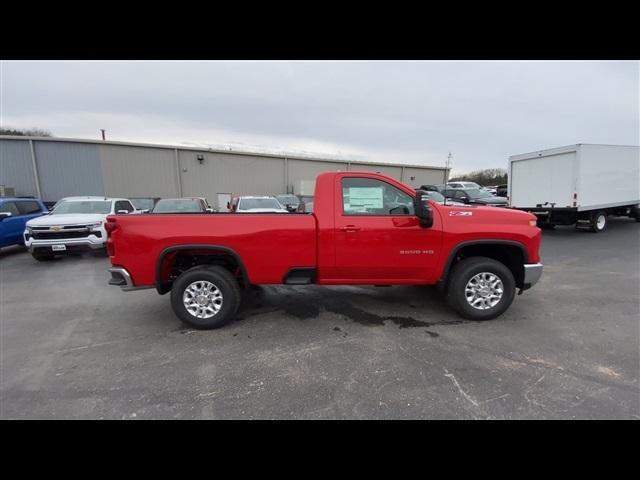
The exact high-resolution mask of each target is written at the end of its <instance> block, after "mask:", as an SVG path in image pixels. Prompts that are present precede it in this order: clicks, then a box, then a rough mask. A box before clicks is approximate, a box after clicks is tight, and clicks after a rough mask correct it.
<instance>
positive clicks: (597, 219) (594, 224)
mask: <svg viewBox="0 0 640 480" xmlns="http://www.w3.org/2000/svg"><path fill="white" fill-rule="evenodd" d="M606 228H607V212H605V211H604V210H599V211H597V212H595V213H593V214H592V215H591V228H590V230H591V231H592V232H594V233H600V232H604V231H605V230H606Z"/></svg>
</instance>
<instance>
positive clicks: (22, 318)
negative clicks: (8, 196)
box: [0, 219, 640, 419]
mask: <svg viewBox="0 0 640 480" xmlns="http://www.w3.org/2000/svg"><path fill="white" fill-rule="evenodd" d="M542 259H543V262H544V264H545V271H544V275H543V278H542V279H541V281H540V283H539V284H538V285H537V286H536V287H534V288H533V289H532V290H529V291H527V292H525V293H524V294H523V295H522V296H519V297H516V300H515V301H514V304H513V305H512V307H511V308H510V310H509V311H508V312H507V313H506V314H504V315H503V316H502V317H500V318H498V319H496V320H492V321H489V322H471V321H463V320H461V319H460V318H459V317H457V316H456V314H455V313H454V312H453V311H451V310H449V309H448V308H447V307H446V306H445V305H444V303H443V302H442V301H441V300H440V299H439V297H438V295H437V294H436V292H435V291H434V290H433V289H431V288H424V287H390V288H375V287H364V288H360V287H335V288H334V287H331V288H329V287H325V288H317V287H312V286H309V287H306V286H305V287H280V286H277V287H274V286H268V287H262V288H259V289H256V290H254V291H251V292H250V294H249V295H248V296H247V298H245V300H244V302H243V305H242V307H241V311H240V314H239V317H240V318H239V319H238V320H237V321H235V322H233V323H232V324H230V325H228V326H227V327H224V328H222V329H220V330H213V331H195V330H191V329H189V328H187V327H185V326H184V325H183V324H181V323H180V322H179V321H178V320H177V319H176V317H175V316H174V315H173V313H172V311H171V308H170V306H169V298H168V297H167V296H159V295H158V294H157V293H156V292H155V290H146V291H139V292H130V293H123V292H121V291H120V290H119V289H118V288H115V287H110V286H108V285H107V281H108V277H109V275H108V274H107V272H106V268H107V267H108V259H106V258H97V257H93V256H91V255H85V256H70V257H66V258H63V259H60V260H57V261H54V262H48V263H38V262H36V261H35V260H33V259H32V258H31V256H30V255H29V254H28V253H26V252H24V251H22V250H21V249H6V250H4V251H3V252H2V253H1V254H0V284H1V286H0V301H1V302H0V304H1V307H0V317H1V319H0V320H1V324H0V337H1V352H0V355H1V374H2V377H1V384H2V385H1V387H2V392H1V400H0V417H1V418H3V419H11V418H59V419H62V418H85V419H93V418H100V419H101V418H106V419H134V418H135V419H150V418H169V419H171V418H176V419H193V418H195V419H199V418H207V419H223V418H224V419H233V418H238V419H250V418H263V419H289V418H295V419H334V418H335V419H422V418H428V419H432V418H433V419H473V418H491V419H517V418H536V419H537V418H547V419H573V418H579V419H591V418H614V419H638V418H640V387H639V384H638V372H639V370H640V339H639V336H640V275H639V272H640V224H639V223H635V222H634V221H633V220H628V219H612V220H611V221H610V225H609V228H608V230H607V231H605V232H603V233H601V234H591V233H586V232H576V231H574V230H573V228H558V229H556V230H554V231H545V232H544V233H543V242H542Z"/></svg>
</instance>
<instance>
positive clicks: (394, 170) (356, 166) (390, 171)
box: [349, 162, 402, 180]
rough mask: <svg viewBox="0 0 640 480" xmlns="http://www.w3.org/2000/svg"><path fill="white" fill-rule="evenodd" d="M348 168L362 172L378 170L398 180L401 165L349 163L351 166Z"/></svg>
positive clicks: (400, 173)
mask: <svg viewBox="0 0 640 480" xmlns="http://www.w3.org/2000/svg"><path fill="white" fill-rule="evenodd" d="M349 170H354V171H356V170H358V171H364V172H380V173H382V174H384V175H389V176H390V177H393V178H395V179H396V180H400V176H401V175H402V167H387V166H380V165H367V164H363V163H353V162H352V163H351V167H350V168H349Z"/></svg>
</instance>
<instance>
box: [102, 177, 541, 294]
mask: <svg viewBox="0 0 640 480" xmlns="http://www.w3.org/2000/svg"><path fill="white" fill-rule="evenodd" d="M343 177H365V178H372V179H378V180H382V181H385V182H387V183H389V184H391V185H393V186H395V187H397V188H399V189H400V190H402V191H404V192H406V193H408V194H409V195H411V196H415V190H414V189H413V188H411V187H409V186H407V185H404V184H402V183H400V182H398V181H397V180H395V179H393V178H391V177H388V176H386V175H381V174H376V173H370V172H328V173H323V174H321V175H319V176H318V178H317V180H316V190H315V197H314V212H313V213H312V214H295V213H293V214H269V213H267V214H246V213H241V214H234V213H217V214H215V213H214V214H211V213H209V214H186V215H171V214H166V215H165V214H142V215H112V216H109V217H108V222H109V224H111V225H109V228H108V230H110V232H109V239H108V241H107V244H108V249H109V253H110V259H111V263H112V265H113V266H118V267H123V268H125V269H127V271H128V272H129V274H130V275H131V278H132V281H133V284H134V285H135V286H153V285H155V284H156V264H157V261H158V258H159V256H160V253H161V252H162V251H163V250H164V249H166V248H168V247H173V246H177V245H186V244H206V245H219V246H224V247H227V248H230V249H232V250H233V251H235V252H236V253H237V255H238V256H239V258H240V259H241V260H242V262H243V264H244V267H245V269H246V274H247V276H248V281H249V282H250V283H252V284H277V283H282V282H283V278H284V276H285V275H286V273H287V272H288V271H289V270H290V269H291V268H304V267H309V268H315V269H316V283H318V284H324V285H331V284H333V285H338V284H343V285H347V284H352V285H354V284H389V285H393V284H395V285H399V284H434V283H436V282H437V281H438V280H439V279H440V278H441V277H442V276H443V273H444V269H445V267H446V263H447V259H448V257H449V253H450V252H451V251H452V250H453V249H454V248H455V247H456V246H457V245H459V244H460V243H462V242H466V241H472V240H482V239H492V240H509V241H514V242H518V243H519V244H521V245H522V246H523V247H524V249H525V251H526V252H527V257H528V259H527V262H528V263H536V262H538V261H539V260H540V259H539V254H538V249H539V246H540V229H539V228H537V227H536V226H532V225H531V220H534V221H535V216H534V215H532V214H530V213H526V212H522V211H519V210H511V209H506V208H496V207H479V206H473V207H467V206H444V205H440V204H437V203H434V202H431V208H432V210H433V225H432V226H431V227H430V228H422V227H421V226H420V225H419V221H418V219H417V217H415V216H409V215H398V216H372V215H362V216H354V215H343V211H342V189H341V179H342V178H343ZM460 212H472V215H468V214H467V215H460ZM534 225H535V222H534ZM167 275H168V272H166V271H163V272H162V277H164V278H163V279H166V276H167Z"/></svg>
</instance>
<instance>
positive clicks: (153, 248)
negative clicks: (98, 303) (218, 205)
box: [108, 213, 316, 286]
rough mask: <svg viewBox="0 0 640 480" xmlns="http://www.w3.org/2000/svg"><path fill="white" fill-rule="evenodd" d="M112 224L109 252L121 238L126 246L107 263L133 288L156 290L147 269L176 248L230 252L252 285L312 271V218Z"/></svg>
mask: <svg viewBox="0 0 640 480" xmlns="http://www.w3.org/2000/svg"><path fill="white" fill-rule="evenodd" d="M110 220H112V221H115V222H116V223H117V225H118V226H117V228H116V229H115V230H114V231H113V232H112V233H111V234H110V238H109V241H108V242H109V244H110V245H111V247H110V248H113V246H114V243H115V242H117V241H118V238H119V237H120V235H121V234H122V233H123V232H126V235H123V236H122V240H123V241H126V242H127V244H126V248H121V249H119V248H117V247H116V248H115V251H113V252H112V253H113V254H112V255H110V257H111V263H112V265H114V266H118V265H126V266H127V269H128V270H129V273H130V275H131V278H132V280H133V282H134V283H135V284H136V285H137V286H152V285H154V284H155V282H156V272H155V270H154V269H150V268H149V265H155V264H156V263H157V260H158V259H159V258H160V256H161V254H162V252H163V251H164V250H165V249H167V248H169V247H176V246H180V245H182V246H189V245H192V246H198V245H201V246H209V247H211V246H215V245H217V244H219V245H223V246H224V247H227V248H231V249H233V250H234V251H235V252H236V253H237V254H238V256H239V257H240V258H242V260H243V262H244V264H245V266H246V272H245V273H246V275H247V277H248V280H249V282H250V283H282V279H283V277H284V276H285V275H286V273H287V272H288V271H289V269H291V268H294V267H295V268H313V267H315V265H316V219H315V216H314V215H313V214H268V213H259V214H251V213H241V214H232V213H208V214H142V215H130V216H127V215H118V216H116V217H113V216H112V217H110ZM167 224H170V225H171V228H170V229H167ZM167 232H171V233H170V234H167ZM274 246H277V248H274Z"/></svg>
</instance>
